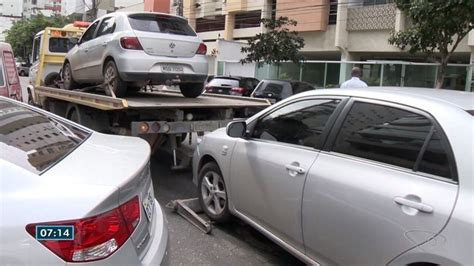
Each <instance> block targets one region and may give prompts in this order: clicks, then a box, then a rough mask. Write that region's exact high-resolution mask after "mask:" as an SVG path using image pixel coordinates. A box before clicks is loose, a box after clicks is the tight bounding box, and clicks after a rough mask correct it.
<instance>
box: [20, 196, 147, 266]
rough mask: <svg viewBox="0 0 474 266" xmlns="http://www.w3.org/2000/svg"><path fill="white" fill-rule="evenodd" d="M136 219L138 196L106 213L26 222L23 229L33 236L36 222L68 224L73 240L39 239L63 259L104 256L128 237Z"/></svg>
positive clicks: (70, 260)
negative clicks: (71, 228) (62, 219)
mask: <svg viewBox="0 0 474 266" xmlns="http://www.w3.org/2000/svg"><path fill="white" fill-rule="evenodd" d="M139 222H140V203H139V200H138V196H135V197H134V198H133V199H131V200H130V201H128V202H126V203H124V204H122V205H120V206H119V207H117V208H115V209H113V210H110V211H108V212H105V213H102V214H99V215H96V216H93V217H88V218H83V219H78V220H67V221H56V222H43V223H34V224H28V225H27V226H26V231H27V232H28V233H29V234H30V235H31V236H33V237H35V236H36V226H37V225H72V226H74V239H73V240H39V242H40V243H41V244H43V245H44V246H46V247H47V248H48V249H49V250H51V251H52V252H53V253H54V254H56V255H58V256H59V257H60V258H62V259H63V260H65V261H67V262H81V261H93V260H101V259H104V258H107V257H108V256H110V255H111V254H112V253H114V252H115V251H116V250H117V249H118V248H119V247H121V246H122V245H123V244H124V243H125V241H127V239H129V238H130V236H131V235H132V233H133V231H134V230H135V228H136V227H137V225H138V223H139Z"/></svg>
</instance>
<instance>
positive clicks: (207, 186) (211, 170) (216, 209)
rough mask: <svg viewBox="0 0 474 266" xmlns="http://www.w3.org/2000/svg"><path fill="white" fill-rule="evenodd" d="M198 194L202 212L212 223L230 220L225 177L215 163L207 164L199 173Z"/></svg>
mask: <svg viewBox="0 0 474 266" xmlns="http://www.w3.org/2000/svg"><path fill="white" fill-rule="evenodd" d="M198 194H199V203H200V204H201V207H202V210H203V211H204V213H206V215H207V216H209V218H211V220H212V221H214V222H217V223H222V222H226V221H228V220H229V219H230V217H231V216H230V212H229V199H228V197H227V189H226V185H225V182H224V177H223V176H222V173H221V170H220V169H219V166H217V164H216V163H215V162H209V163H207V164H205V165H204V166H203V167H202V169H201V171H199V179H198Z"/></svg>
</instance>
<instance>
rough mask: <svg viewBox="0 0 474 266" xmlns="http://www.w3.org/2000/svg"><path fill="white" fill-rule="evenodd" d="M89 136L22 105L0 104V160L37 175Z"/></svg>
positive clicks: (3, 101) (8, 102)
mask: <svg viewBox="0 0 474 266" xmlns="http://www.w3.org/2000/svg"><path fill="white" fill-rule="evenodd" d="M90 134H91V133H90V132H88V131H85V130H83V129H81V128H77V127H75V126H72V125H70V124H67V123H63V122H62V121H60V120H56V119H53V118H50V117H48V116H46V115H44V114H42V113H39V112H36V111H33V110H31V109H29V108H27V107H24V106H22V105H18V104H15V103H12V102H10V101H6V100H0V150H1V152H0V159H2V160H6V161H9V162H11V163H13V164H16V165H18V166H20V167H22V168H24V169H26V170H28V171H30V172H33V173H35V174H40V173H42V172H44V171H45V170H46V169H48V168H49V167H50V166H52V165H54V164H55V163H57V162H59V161H60V160H62V158H64V157H65V156H66V155H67V154H68V153H70V152H71V151H72V150H74V149H75V148H76V147H78V146H79V145H80V144H81V143H82V141H83V140H84V139H86V138H87V137H88V136H89V135H90Z"/></svg>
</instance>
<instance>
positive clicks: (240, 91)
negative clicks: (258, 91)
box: [230, 87, 247, 96]
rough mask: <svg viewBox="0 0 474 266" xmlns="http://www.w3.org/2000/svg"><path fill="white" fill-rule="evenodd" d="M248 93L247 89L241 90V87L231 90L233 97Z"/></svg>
mask: <svg viewBox="0 0 474 266" xmlns="http://www.w3.org/2000/svg"><path fill="white" fill-rule="evenodd" d="M246 92H247V90H246V89H245V88H241V87H234V88H232V89H231V90H230V94H231V95H238V96H242V95H244V94H245V93H246Z"/></svg>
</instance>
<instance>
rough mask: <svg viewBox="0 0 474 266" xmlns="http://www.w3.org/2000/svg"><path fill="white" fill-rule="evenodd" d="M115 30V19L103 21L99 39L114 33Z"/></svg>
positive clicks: (110, 18) (98, 32)
mask: <svg viewBox="0 0 474 266" xmlns="http://www.w3.org/2000/svg"><path fill="white" fill-rule="evenodd" d="M114 30H115V18H114V17H108V18H104V19H103V20H102V23H101V24H100V27H99V29H98V30H97V37H99V36H102V35H106V34H109V33H113V32H114Z"/></svg>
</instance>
